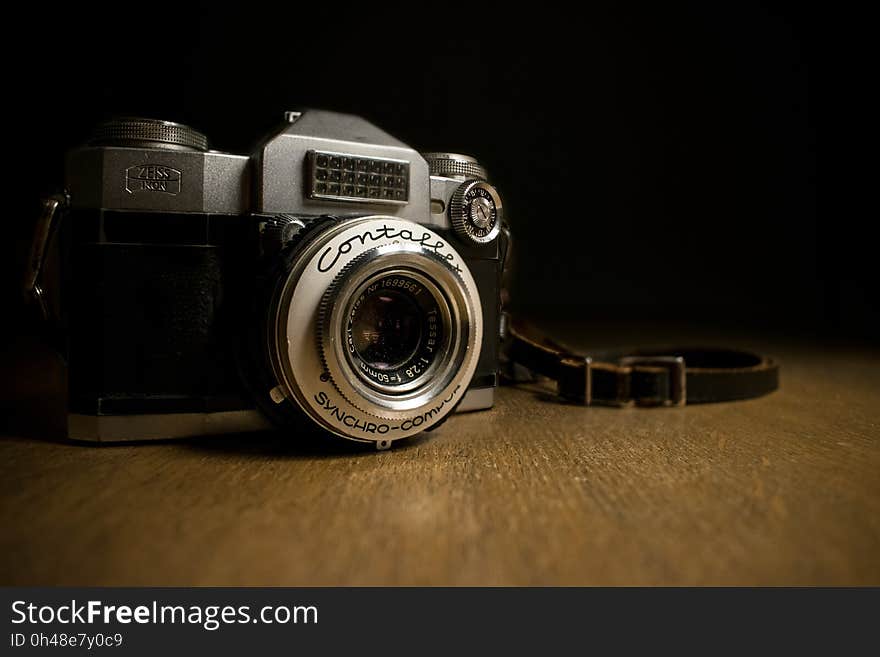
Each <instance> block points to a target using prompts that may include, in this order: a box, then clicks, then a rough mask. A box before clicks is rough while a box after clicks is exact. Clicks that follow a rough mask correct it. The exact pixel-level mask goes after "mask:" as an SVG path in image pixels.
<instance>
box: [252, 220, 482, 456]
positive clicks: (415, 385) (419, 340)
mask: <svg viewBox="0 0 880 657" xmlns="http://www.w3.org/2000/svg"><path fill="white" fill-rule="evenodd" d="M317 226H319V227H320V226H323V227H324V230H318V229H317V227H316V229H315V232H314V233H313V235H312V236H311V237H310V241H307V242H304V243H303V244H302V245H301V247H300V248H301V249H302V250H301V251H300V252H299V253H298V254H297V255H295V258H294V259H293V260H291V261H290V264H289V265H288V267H289V268H286V269H285V270H284V274H283V278H281V279H279V280H278V281H277V283H276V288H275V290H274V291H273V297H272V305H271V307H270V308H269V315H268V319H269V323H268V325H267V327H266V328H268V329H269V330H268V331H267V338H268V344H267V345H266V346H267V352H266V353H267V356H268V357H269V358H268V361H269V364H270V365H271V368H272V372H271V377H270V380H269V381H268V383H269V384H273V385H272V386H270V387H269V388H268V399H266V397H263V398H261V399H262V400H263V401H264V402H266V403H267V404H268V403H271V404H273V405H274V406H268V405H267V406H265V408H268V409H269V412H270V413H277V414H279V415H280V414H281V413H284V412H286V409H287V404H286V401H288V400H289V401H293V402H294V403H295V404H296V405H297V406H298V407H299V408H300V409H301V410H303V411H305V412H306V413H307V415H308V416H309V417H310V418H311V419H312V420H314V421H315V422H317V423H318V424H319V425H320V426H322V427H324V428H326V429H328V430H330V431H331V432H332V433H335V434H337V435H340V436H343V437H345V438H349V439H352V440H356V441H361V442H375V443H377V445H378V446H379V447H380V448H381V447H382V446H387V445H388V444H390V443H391V442H392V441H394V440H397V439H399V438H404V437H407V436H412V435H415V434H416V433H419V432H420V431H424V430H426V429H429V428H431V427H433V426H435V425H437V424H438V423H439V422H441V421H442V420H443V418H444V417H446V416H447V415H448V414H449V413H452V412H453V411H454V410H455V409H456V408H458V407H459V403H460V402H461V401H462V399H464V398H465V396H466V395H467V394H468V390H469V386H470V382H471V379H472V378H473V375H474V372H475V371H476V368H477V365H478V359H479V358H480V353H481V346H482V344H483V314H482V310H481V303H480V294H479V290H478V289H477V286H476V282H475V281H474V279H473V276H472V274H471V272H470V270H469V269H468V266H467V263H466V262H465V261H464V259H462V258H461V256H460V255H459V254H458V253H457V252H456V251H455V249H453V248H452V246H451V245H450V244H448V242H447V241H446V239H445V238H444V237H442V236H441V235H438V234H436V233H433V232H432V231H431V229H430V228H429V227H427V226H422V225H419V224H416V223H414V222H410V221H405V220H402V219H397V218H394V217H389V216H384V215H368V216H364V217H355V218H350V219H342V220H337V219H332V220H328V222H327V223H326V224H318V225H317ZM295 253H296V252H295ZM257 330H258V331H259V328H258V329H257ZM264 385H266V384H264Z"/></svg>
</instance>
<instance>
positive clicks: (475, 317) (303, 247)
mask: <svg viewBox="0 0 880 657" xmlns="http://www.w3.org/2000/svg"><path fill="white" fill-rule="evenodd" d="M66 189H67V193H68V194H69V196H68V197H66V198H68V199H69V211H67V212H65V213H64V214H65V215H66V217H65V218H64V220H63V221H60V222H58V216H59V211H60V210H62V209H64V206H65V205H66V204H65V203H63V202H61V201H58V200H56V202H55V203H54V204H53V205H52V206H51V207H49V208H48V210H47V213H46V219H45V221H47V222H50V223H52V222H58V223H60V225H61V236H62V239H61V240H60V243H61V244H62V247H63V253H64V256H63V263H64V264H63V269H62V271H63V275H62V276H61V283H62V284H61V290H60V291H61V307H62V310H63V321H64V327H65V334H66V335H67V342H68V348H67V353H68V365H69V370H68V380H69V383H68V398H69V414H68V431H69V435H70V437H71V438H74V439H80V440H94V441H116V440H144V439H157V438H171V437H182V436H193V435H203V434H217V433H229V432H242V431H251V430H258V429H265V428H270V427H276V428H280V429H283V430H291V431H293V432H297V433H304V432H306V431H307V430H308V429H309V428H314V427H315V426H317V427H320V428H321V429H323V430H325V431H327V432H330V433H331V434H335V435H337V436H341V437H343V438H346V439H349V440H354V441H359V442H364V443H370V444H375V446H376V447H378V448H380V449H384V448H387V447H389V446H390V445H391V444H392V443H393V442H394V441H395V440H398V439H401V438H406V437H409V436H412V435H414V434H417V433H419V432H421V431H424V430H428V429H431V428H434V427H436V426H437V425H438V424H439V423H440V422H442V421H443V420H444V419H445V418H447V417H448V416H449V414H450V413H452V412H453V411H454V410H459V411H465V410H476V409H485V408H489V407H491V406H492V405H493V401H494V390H495V386H496V384H497V371H498V350H499V332H500V323H501V312H500V294H501V292H500V290H501V274H502V270H503V263H504V256H505V253H506V245H507V240H508V234H507V231H506V228H505V226H504V223H503V216H502V205H501V199H500V197H499V195H498V193H497V191H496V190H495V189H494V188H493V187H492V186H491V185H490V184H489V183H488V182H487V176H486V172H485V170H484V169H483V167H481V166H480V165H479V164H478V162H477V161H476V160H474V159H473V158H471V157H468V156H464V155H458V154H453V153H424V154H419V153H418V152H416V151H415V150H413V149H412V148H410V147H409V146H407V145H406V144H404V143H402V142H400V141H398V140H397V139H395V138H394V137H392V136H391V135H389V134H387V133H385V132H383V131H382V130H380V129H379V128H377V127H375V126H373V125H372V124H370V123H369V122H367V121H365V120H364V119H362V118H359V117H357V116H351V115H345V114H337V113H332V112H326V111H317V110H310V111H305V112H288V113H287V114H286V115H285V118H284V122H283V124H282V125H281V126H280V127H279V129H278V130H277V131H275V132H273V133H272V134H270V135H269V136H268V137H266V138H265V139H264V140H263V141H262V142H260V144H259V145H258V147H257V148H256V150H255V151H254V153H253V154H252V155H251V156H243V155H234V154H230V153H223V152H218V151H214V150H209V148H208V143H207V139H206V138H205V136H204V135H202V134H200V133H199V132H197V131H195V130H193V129H191V128H189V127H187V126H184V125H180V124H177V123H171V122H167V121H157V120H148V119H141V118H125V119H118V120H114V121H110V122H108V123H105V124H103V125H101V126H99V127H98V129H97V130H96V131H95V133H94V135H93V137H92V138H91V139H90V141H88V143H86V144H85V145H84V146H82V147H80V148H76V149H74V150H73V151H72V152H70V153H69V156H68V159H67V163H66ZM53 210H56V212H55V213H54V216H53V212H52V211H53ZM50 229H51V226H49V227H47V226H42V227H39V226H38V233H40V232H41V231H42V233H43V234H46V233H48V232H49V230H50ZM33 278H34V279H35V278H36V275H35V276H34V277H33ZM33 287H34V288H35V290H36V292H39V291H40V286H38V285H35V286H33Z"/></svg>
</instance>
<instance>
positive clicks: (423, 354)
mask: <svg viewBox="0 0 880 657" xmlns="http://www.w3.org/2000/svg"><path fill="white" fill-rule="evenodd" d="M443 302H444V300H443V298H442V295H441V294H440V292H439V290H437V288H436V285H435V284H434V283H433V282H432V281H430V279H428V278H426V277H424V276H422V275H420V274H418V273H417V272H409V271H405V270H391V271H387V272H379V273H378V275H374V276H372V277H370V278H369V279H368V280H367V281H365V282H364V283H363V284H362V285H361V286H360V287H359V289H358V291H357V292H356V293H355V294H354V296H353V298H352V302H351V304H350V307H349V310H348V313H347V316H348V320H347V322H346V323H345V328H344V332H345V335H344V336H343V340H344V342H345V344H346V345H347V350H348V358H349V362H350V364H351V365H352V367H353V368H354V370H355V371H356V372H357V375H358V376H359V377H360V378H361V379H363V380H364V381H366V382H367V383H368V384H370V385H372V386H373V387H375V388H378V389H386V387H387V388H400V387H407V388H412V387H413V384H415V383H417V382H418V381H419V380H420V379H421V378H422V376H424V374H425V373H426V372H428V371H429V370H430V369H431V366H432V365H433V364H434V362H435V360H436V356H437V354H438V351H439V350H440V348H441V346H442V343H443V336H444V333H445V331H444V330H443V315H444V313H443V311H442V308H441V305H440V304H441V303H443Z"/></svg>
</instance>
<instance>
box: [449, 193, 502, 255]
mask: <svg viewBox="0 0 880 657" xmlns="http://www.w3.org/2000/svg"><path fill="white" fill-rule="evenodd" d="M449 219H450V221H451V222H452V227H453V228H454V229H455V232H456V233H458V235H459V236H460V237H461V238H463V239H465V240H469V241H471V242H476V243H477V244H488V243H489V242H491V241H492V240H494V239H495V238H496V237H497V236H498V233H499V231H500V230H501V220H502V219H503V214H502V207H501V197H500V196H499V195H498V192H497V191H495V188H494V187H492V185H490V184H489V183H487V182H485V181H483V180H472V181H469V182H466V183H464V184H462V185H460V186H459V188H458V189H456V190H455V193H454V194H453V195H452V200H451V201H450V202H449Z"/></svg>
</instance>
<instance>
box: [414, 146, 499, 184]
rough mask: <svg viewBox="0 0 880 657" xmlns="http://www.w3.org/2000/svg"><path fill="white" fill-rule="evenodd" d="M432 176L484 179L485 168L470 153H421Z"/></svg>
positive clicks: (485, 177)
mask: <svg viewBox="0 0 880 657" xmlns="http://www.w3.org/2000/svg"><path fill="white" fill-rule="evenodd" d="M422 157H424V158H425V159H426V160H427V161H428V170H429V171H430V173H431V175H432V176H442V177H444V178H458V179H459V180H486V179H487V178H488V177H487V176H486V169H484V168H483V166H482V165H481V164H480V163H479V162H477V161H476V159H474V158H472V157H471V156H470V155H462V154H461V153H422Z"/></svg>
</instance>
